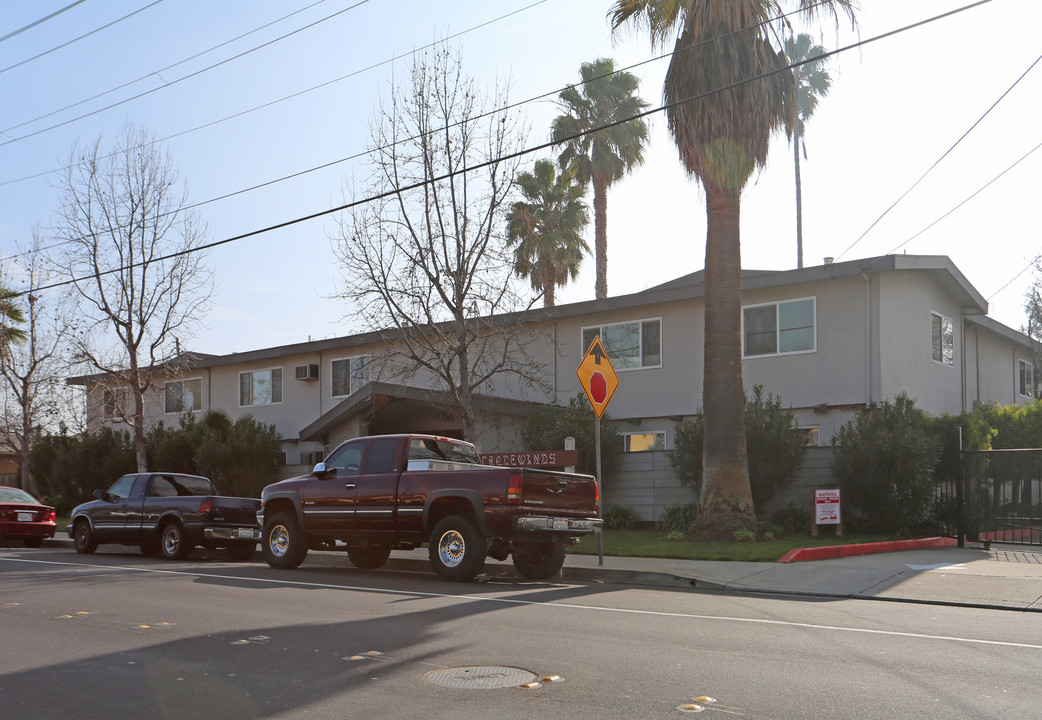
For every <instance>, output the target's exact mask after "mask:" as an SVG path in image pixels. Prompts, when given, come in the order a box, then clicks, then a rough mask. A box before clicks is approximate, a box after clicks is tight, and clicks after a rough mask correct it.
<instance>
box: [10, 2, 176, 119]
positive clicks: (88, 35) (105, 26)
mask: <svg viewBox="0 0 1042 720" xmlns="http://www.w3.org/2000/svg"><path fill="white" fill-rule="evenodd" d="M161 2H163V0H155V2H153V3H150V4H148V5H145V7H143V8H138V9H137V10H135V11H134V12H132V13H127V14H126V15H124V16H123V17H121V18H118V19H117V20H113V21H112V22H110V23H107V24H105V25H102V26H101V27H99V28H94V29H93V30H91V31H90V32H89V33H84V34H83V35H80V36H79V37H78V38H73V39H72V40H69V41H68V42H63V43H62V44H61V45H56V46H54V47H52V48H51V49H50V50H45V51H44V52H42V53H40V54H38V55H33V56H32V57H31V58H27V59H25V60H22V61H21V62H17V63H15V64H14V65H8V66H7V67H5V68H2V69H0V75H2V74H3V73H5V72H7V71H8V70H14V69H15V68H16V67H21V66H22V65H25V64H26V63H30V62H32V61H33V60H39V59H40V58H42V57H43V56H44V55H50V54H51V53H52V52H54V51H56V50H61V49H62V48H63V47H68V46H69V45H72V44H73V43H75V42H79V41H80V40H82V39H84V38H88V37H90V36H91V35H93V34H95V33H99V32H101V31H102V30H104V29H106V28H110V27H112V26H113V25H115V24H116V23H119V22H123V21H124V20H126V19H127V18H130V17H133V16H135V15H137V14H138V13H139V12H143V11H145V10H148V9H149V8H150V7H154V6H156V5H158V4H159V3H161ZM55 112H60V111H55ZM44 117H47V116H46V115H45V116H44Z"/></svg>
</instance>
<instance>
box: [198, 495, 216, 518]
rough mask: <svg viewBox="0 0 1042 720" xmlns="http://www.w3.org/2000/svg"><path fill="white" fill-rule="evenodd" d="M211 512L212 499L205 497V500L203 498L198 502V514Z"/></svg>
mask: <svg viewBox="0 0 1042 720" xmlns="http://www.w3.org/2000/svg"><path fill="white" fill-rule="evenodd" d="M211 512H213V500H211V499H210V498H207V499H206V500H203V501H202V502H201V503H199V514H200V515H209V514H210V513H211Z"/></svg>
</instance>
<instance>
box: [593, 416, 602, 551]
mask: <svg viewBox="0 0 1042 720" xmlns="http://www.w3.org/2000/svg"><path fill="white" fill-rule="evenodd" d="M593 446H594V448H595V449H596V468H597V496H598V497H599V498H600V502H599V503H597V517H603V515H604V510H603V508H604V495H603V493H602V491H603V489H604V485H603V483H601V419H600V418H599V417H597V418H594V422H593ZM597 564H598V565H603V564H604V529H603V528H601V531H600V532H599V533H597Z"/></svg>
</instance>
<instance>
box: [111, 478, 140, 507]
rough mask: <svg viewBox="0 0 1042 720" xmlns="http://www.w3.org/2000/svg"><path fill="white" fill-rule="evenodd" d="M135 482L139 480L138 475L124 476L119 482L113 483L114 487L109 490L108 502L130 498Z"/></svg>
mask: <svg viewBox="0 0 1042 720" xmlns="http://www.w3.org/2000/svg"><path fill="white" fill-rule="evenodd" d="M135 480H137V475H124V476H123V477H121V478H120V479H119V480H117V481H116V482H114V483H112V487H110V488H109V489H108V493H109V497H108V500H109V501H110V502H117V501H119V500H126V499H127V498H129V497H130V491H131V489H132V488H133V487H134V481H135Z"/></svg>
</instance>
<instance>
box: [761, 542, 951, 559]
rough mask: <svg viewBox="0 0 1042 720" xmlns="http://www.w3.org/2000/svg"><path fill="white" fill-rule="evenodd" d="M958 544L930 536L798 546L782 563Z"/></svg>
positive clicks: (784, 557) (786, 555)
mask: <svg viewBox="0 0 1042 720" xmlns="http://www.w3.org/2000/svg"><path fill="white" fill-rule="evenodd" d="M953 545H958V541H957V540H956V539H955V538H948V537H930V538H918V539H916V540H886V541H883V542H872V543H856V544H853V545H826V546H825V547H813V548H796V549H795V550H790V551H789V552H787V553H785V555H784V556H783V557H782V558H781V559H780V560H779V561H778V562H780V563H788V562H803V561H805V560H829V559H831V558H839V557H849V556H851V555H869V554H871V553H881V552H894V551H896V550H919V549H920V548H936V547H951V546H953Z"/></svg>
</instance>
